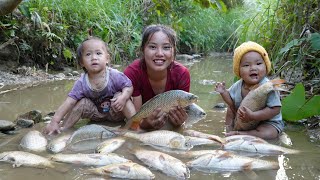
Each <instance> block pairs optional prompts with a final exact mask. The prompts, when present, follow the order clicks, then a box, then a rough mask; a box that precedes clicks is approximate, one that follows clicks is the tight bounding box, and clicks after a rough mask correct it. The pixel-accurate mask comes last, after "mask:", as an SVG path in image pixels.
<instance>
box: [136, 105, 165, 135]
mask: <svg viewBox="0 0 320 180" xmlns="http://www.w3.org/2000/svg"><path fill="white" fill-rule="evenodd" d="M167 118H168V116H167V113H165V112H163V111H161V108H157V109H156V110H154V111H153V112H152V114H151V115H150V116H149V117H146V118H144V119H142V121H141V122H140V128H141V129H146V130H150V129H161V128H162V127H163V126H164V125H165V123H166V121H167Z"/></svg>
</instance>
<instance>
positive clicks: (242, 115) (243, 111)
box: [237, 106, 255, 122]
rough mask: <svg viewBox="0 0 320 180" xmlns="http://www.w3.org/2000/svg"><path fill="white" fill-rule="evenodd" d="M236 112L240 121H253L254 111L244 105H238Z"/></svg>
mask: <svg viewBox="0 0 320 180" xmlns="http://www.w3.org/2000/svg"><path fill="white" fill-rule="evenodd" d="M237 113H238V116H239V120H241V121H242V122H250V121H255V118H254V112H253V111H251V110H250V109H249V108H247V107H245V106H243V107H240V108H239V109H238V111H237Z"/></svg>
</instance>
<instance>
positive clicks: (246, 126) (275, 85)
mask: <svg viewBox="0 0 320 180" xmlns="http://www.w3.org/2000/svg"><path fill="white" fill-rule="evenodd" d="M284 82H285V80H283V79H273V80H271V81H268V82H266V83H264V84H262V85H260V86H259V87H257V88H255V89H252V90H250V92H249V93H248V94H247V96H246V97H245V98H244V99H243V100H242V102H241V104H240V106H239V108H241V107H243V106H244V107H247V108H249V109H250V110H251V111H259V110H261V109H263V108H264V107H266V103H267V99H268V94H269V93H270V92H271V91H277V90H283V89H281V88H280V87H279V86H280V85H281V84H283V83H284ZM259 123H260V122H259V121H249V122H243V121H241V120H239V116H238V113H237V115H236V119H235V124H234V130H235V131H247V130H252V129H255V128H256V127H257V126H258V124H259Z"/></svg>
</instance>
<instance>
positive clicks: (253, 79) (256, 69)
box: [240, 51, 267, 85]
mask: <svg viewBox="0 0 320 180" xmlns="http://www.w3.org/2000/svg"><path fill="white" fill-rule="evenodd" d="M266 74H267V68H266V64H265V62H264V60H263V58H262V56H261V55H260V54H259V53H258V52H255V51H250V52H248V53H246V54H245V55H244V56H242V59H241V62H240V77H241V78H242V79H243V81H244V82H245V83H246V84H247V85H255V84H258V83H259V82H260V81H261V80H262V78H264V77H265V76H266Z"/></svg>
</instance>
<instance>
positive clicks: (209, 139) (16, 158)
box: [0, 124, 299, 179]
mask: <svg viewBox="0 0 320 180" xmlns="http://www.w3.org/2000/svg"><path fill="white" fill-rule="evenodd" d="M88 130H90V131H88ZM118 131H119V130H118V129H116V128H112V127H106V126H101V125H96V124H91V125H85V126H83V127H81V128H79V129H78V130H76V131H74V132H73V133H68V134H60V135H58V136H57V137H54V138H53V139H51V140H46V138H45V137H44V136H43V135H42V134H41V133H40V132H39V131H37V130H31V131H29V132H27V133H26V134H25V136H24V137H23V138H22V139H21V142H20V148H21V151H6V152H2V153H0V162H1V161H4V162H7V163H11V164H13V167H20V166H26V167H35V168H56V167H59V166H60V165H61V163H65V164H71V165H75V166H83V172H82V174H84V175H98V176H105V177H116V178H125V179H154V178H156V175H155V174H154V173H153V172H152V170H156V171H158V172H160V173H163V174H165V175H167V176H170V177H174V178H176V179H187V178H189V177H190V171H191V170H198V171H203V172H208V173H212V172H220V171H248V170H268V169H278V168H279V164H278V162H277V161H272V160H265V159H261V158H255V157H249V156H244V155H240V154H237V153H235V152H238V151H245V152H249V153H256V154H260V155H270V154H271V155H274V154H277V155H278V154H289V153H299V151H297V150H293V149H289V148H285V147H281V146H277V145H273V144H270V143H268V142H267V141H265V140H263V139H260V138H258V137H254V136H249V135H235V136H230V137H226V138H222V137H218V136H216V135H212V134H206V133H202V132H198V131H195V130H190V129H185V130H184V132H183V134H180V133H177V132H174V131H168V130H156V131H151V132H143V133H138V132H135V131H127V132H125V133H123V132H121V133H119V132H118ZM132 140H134V141H138V142H140V143H141V144H142V145H144V146H145V147H143V146H138V147H131V146H132V145H133V144H131V143H130V141H132ZM86 141H96V143H95V144H94V145H93V144H91V145H89V146H90V147H89V149H90V151H87V150H88V149H86V151H87V152H75V151H74V150H75V149H74V147H73V146H74V145H75V144H79V143H80V144H81V143H83V142H86ZM126 143H127V146H126V147H128V148H124V149H122V148H121V147H123V146H124V145H125V144H126ZM141 144H140V145H141ZM134 145H136V146H137V145H139V143H137V142H136V143H134ZM198 145H201V146H206V147H209V149H207V150H192V149H193V148H194V147H195V146H198ZM84 146H87V144H85V145H84ZM150 148H153V149H154V150H149V149H150ZM121 150H126V151H127V153H126V154H133V155H134V156H135V158H132V157H131V158H128V157H124V156H122V155H119V154H117V153H114V152H120V151H121ZM43 151H48V152H50V153H51V155H50V154H49V155H48V156H43V155H42V156H41V155H38V154H39V152H42V154H43ZM179 157H181V160H180V158H179ZM85 167H89V168H87V169H85ZM149 168H150V169H149Z"/></svg>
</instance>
